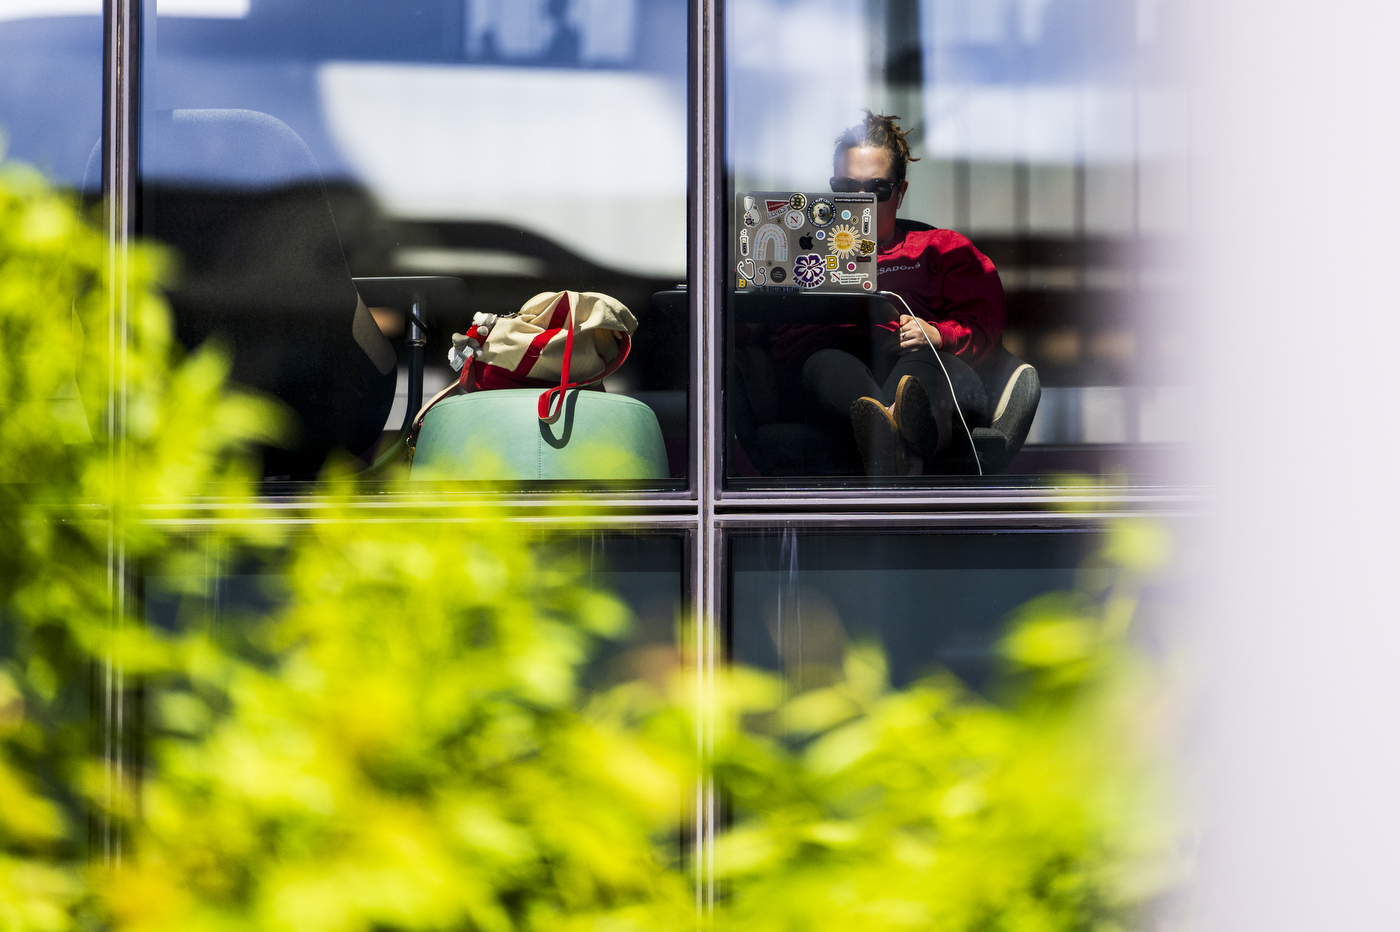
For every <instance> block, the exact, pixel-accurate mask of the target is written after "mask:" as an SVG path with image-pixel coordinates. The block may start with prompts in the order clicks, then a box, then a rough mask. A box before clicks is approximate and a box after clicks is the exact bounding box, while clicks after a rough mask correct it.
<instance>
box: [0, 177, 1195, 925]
mask: <svg viewBox="0 0 1400 932" xmlns="http://www.w3.org/2000/svg"><path fill="white" fill-rule="evenodd" d="M160 274H161V263H160V261H159V256H158V254H155V253H151V252H147V251H138V252H137V253H136V254H135V255H134V256H133V258H132V262H131V263H130V265H129V279H128V280H124V281H119V282H113V281H112V279H111V278H110V275H109V267H108V263H107V258H106V254H105V246H104V244H103V242H102V241H101V239H100V237H99V236H98V235H97V234H96V233H94V232H92V231H91V230H89V229H88V228H86V227H85V226H84V225H83V224H82V223H80V222H79V221H78V219H77V216H76V213H75V210H74V207H73V205H72V204H71V203H70V202H68V201H66V200H65V199H64V198H62V197H61V196H59V195H56V194H54V193H52V192H50V191H49V190H47V189H46V188H45V186H44V185H43V184H42V183H41V182H40V181H39V180H38V179H37V178H36V177H34V176H32V175H29V174H25V173H23V172H21V171H19V170H17V169H14V168H8V169H6V174H4V175H3V176H2V177H0V339H3V341H4V347H5V353H4V354H0V412H3V418H0V444H3V447H0V448H3V449H4V450H5V455H4V458H3V460H0V478H2V479H3V482H0V533H3V534H4V537H3V540H4V544H3V548H2V549H0V613H3V614H0V622H2V623H3V632H2V633H0V657H3V658H4V660H3V665H0V932H67V930H76V929H88V928H109V929H113V930H132V932H135V930H142V932H157V930H159V932H165V930H172V932H173V930H176V929H178V930H181V932H197V930H208V932H223V930H230V932H232V930H244V929H247V930H252V929H257V930H279V929H286V930H292V929H296V930H299V932H300V930H325V932H371V930H374V932H378V930H468V929H473V930H474V929H481V930H508V929H531V930H535V929H539V930H544V929H585V928H586V929H619V930H623V929H649V930H651V929H685V928H693V927H695V926H696V924H697V921H698V920H697V918H696V915H695V910H694V903H695V900H694V898H693V894H692V892H691V891H692V889H693V877H692V875H691V873H690V868H689V867H688V865H687V864H685V863H683V862H682V861H681V860H680V859H679V856H678V853H677V852H678V851H679V845H678V843H677V840H678V837H679V835H680V833H681V832H682V831H683V823H684V818H685V814H686V812H687V801H688V800H690V799H693V792H692V787H693V785H694V781H695V780H696V779H698V778H700V777H703V776H709V777H711V778H713V779H714V780H715V782H716V784H717V786H718V788H719V790H720V791H721V793H722V794H724V795H725V797H726V798H728V799H729V800H730V801H732V803H733V806H734V808H735V812H736V817H735V821H734V824H733V826H732V828H731V829H730V830H728V831H727V833H726V834H725V835H724V837H723V838H722V840H721V845H720V848H719V852H718V857H717V859H716V866H717V870H718V872H719V874H720V877H721V880H722V884H721V893H722V895H721V897H720V899H719V903H718V906H717V908H716V909H715V911H714V913H713V915H712V916H708V917H706V918H705V920H704V921H705V922H706V923H709V924H713V925H714V926H716V927H720V928H731V927H732V928H743V929H755V930H769V929H771V930H798V929H802V930H820V929H843V930H844V929H852V928H859V929H877V930H878V929H891V930H894V929H931V930H948V932H954V930H973V929H1006V930H1013V929H1014V930H1037V932H1038V930H1071V929H1116V928H1124V927H1126V926H1128V925H1131V924H1132V923H1133V921H1134V919H1135V917H1136V916H1137V914H1138V912H1139V910H1140V909H1141V907H1142V906H1143V905H1144V904H1145V903H1148V902H1150V900H1151V899H1152V897H1154V896H1155V895H1157V894H1158V893H1160V891H1162V890H1163V889H1164V888H1165V886H1166V884H1167V882H1168V880H1169V879H1170V876H1169V874H1168V873H1166V869H1167V868H1168V867H1169V863H1168V861H1167V860H1166V858H1165V857H1164V851H1165V850H1166V844H1167V842H1168V841H1169V840H1170V833H1169V829H1170V823H1169V820H1167V819H1165V818H1164V817H1162V816H1161V814H1160V800H1161V799H1162V798H1163V797H1162V795H1161V794H1160V793H1159V792H1158V791H1157V787H1156V785H1155V782H1156V779H1157V774H1158V771H1157V770H1156V769H1155V766H1156V765H1157V764H1158V761H1157V759H1156V757H1155V755H1156V753H1157V752H1158V749H1159V748H1160V746H1161V741H1160V738H1159V736H1160V732H1161V731H1162V728H1163V722H1162V718H1163V715H1162V711H1161V708H1160V702H1159V700H1160V696H1161V691H1160V688H1159V685H1158V682H1157V681H1158V674H1156V673H1155V672H1154V670H1153V668H1151V667H1150V666H1149V665H1147V664H1146V663H1145V662H1144V661H1143V660H1142V659H1141V658H1140V657H1139V656H1138V655H1137V654H1135V653H1134V652H1133V651H1132V649H1131V648H1130V647H1129V645H1128V642H1127V640H1126V634H1127V630H1128V623H1129V621H1130V620H1131V617H1132V614H1133V598H1134V596H1133V593H1134V591H1135V590H1134V586H1135V583H1136V580H1137V578H1138V576H1139V575H1140V574H1141V573H1142V572H1144V571H1146V570H1148V569H1150V567H1151V566H1152V565H1155V564H1156V563H1158V562H1160V561H1158V560H1157V559H1155V556H1154V554H1155V552H1156V551H1158V550H1160V548H1161V544H1160V540H1159V538H1158V537H1157V536H1156V533H1155V532H1154V531H1153V530H1152V529H1150V528H1145V527H1143V526H1137V525H1134V526H1125V527H1123V528H1121V529H1120V530H1118V531H1117V532H1115V533H1114V534H1113V535H1111V544H1110V548H1109V552H1108V554H1107V555H1106V557H1107V564H1106V565H1111V566H1115V567H1117V569H1116V570H1115V571H1113V572H1104V573H1099V574H1097V575H1094V574H1090V575H1088V576H1086V584H1085V586H1084V587H1083V589H1082V591H1080V592H1078V593H1076V594H1073V595H1066V596H1059V597H1047V598H1046V599H1044V600H1041V601H1040V602H1038V603H1034V604H1032V605H1030V606H1027V607H1026V609H1025V610H1024V612H1023V615H1022V617H1021V618H1020V619H1019V621H1018V622H1017V624H1016V625H1015V626H1014V628H1013V633H1012V634H1011V636H1010V637H1009V639H1008V641H1007V642H1006V655H1007V660H1008V668H1009V669H1010V670H1012V671H1014V672H1015V676H1014V677H1013V678H1012V679H1011V680H1010V681H1008V691H1007V693H1006V697H1005V700H1004V701H1003V702H1002V703H1001V704H990V703H988V702H986V701H984V700H980V699H977V698H975V697H973V696H971V695H969V694H968V693H966V692H965V691H964V690H963V689H962V688H961V687H960V686H959V685H958V684H957V683H955V682H953V681H952V680H951V679H948V678H943V679H938V678H935V679H933V680H930V681H927V682H925V683H921V684H919V685H917V686H916V687H914V688H912V689H908V690H904V691H900V692H891V691H890V690H889V689H888V688H887V686H886V684H885V680H884V668H883V663H882V661H881V659H880V657H879V656H878V654H877V653H875V652H873V651H871V650H868V649H861V648H857V649H853V650H851V651H850V652H849V654H848V656H847V657H846V659H845V663H844V668H843V669H842V670H840V671H829V675H828V677H827V679H826V680H825V681H824V682H825V683H826V685H824V686H822V687H820V688H817V689H813V690H809V691H807V692H805V693H801V694H799V695H796V696H790V697H784V696H783V694H782V690H781V688H780V684H779V683H778V682H777V681H775V680H774V679H772V678H771V677H768V676H765V675H762V674H759V673H755V672H752V671H742V670H737V671H731V672H730V673H728V674H726V675H725V676H724V677H723V678H722V679H721V681H720V682H719V683H718V684H717V686H716V687H715V688H714V689H712V690H709V691H707V692H702V691H700V690H699V689H698V688H697V685H698V684H696V683H694V682H692V681H690V680H688V679H687V677H686V675H685V674H684V673H682V672H680V671H673V673H672V675H671V676H670V677H669V678H667V677H664V676H657V677H652V678H651V679H649V680H647V681H638V682H632V683H626V684H623V685H621V686H619V687H616V688H613V689H611V690H609V691H606V692H602V693H596V694H593V693H588V692H586V691H584V690H583V689H581V688H580V687H579V685H578V674H579V670H580V669H581V667H582V665H583V664H584V663H585V661H586V660H587V659H588V657H589V655H590V652H591V651H592V649H593V648H594V647H595V645H596V644H597V642H598V641H599V639H603V638H608V637H613V636H616V635H618V634H619V633H620V632H621V630H622V629H623V627H624V626H625V625H626V623H627V619H626V617H625V612H624V611H623V610H622V608H621V607H620V606H619V605H618V604H617V603H616V601H615V600H613V599H612V598H611V597H609V596H607V595H605V594H601V593H597V592H593V591H590V590H589V589H588V588H587V587H586V586H584V585H583V584H582V582H581V577H580V575H579V574H578V573H576V572H574V571H573V570H571V569H570V568H569V567H567V566H563V567H561V566H559V565H556V564H554V563H551V562H549V561H547V560H545V559H544V558H543V557H542V556H541V551H540V550H538V549H536V548H532V547H531V546H530V545H529V542H527V541H524V540H522V539H520V535H519V534H518V532H515V531H513V530H512V529H511V527H510V526H508V525H506V524H504V523H503V522H501V521H499V520H490V519H482V516H481V515H480V514H474V515H461V516H457V517H460V518H462V521H461V522H459V523H453V522H443V521H435V522H432V523H394V522H367V521H365V520H363V514H361V513H356V512H354V511H353V510H352V509H349V508H343V507H337V506H336V505H334V503H335V502H337V501H345V500H346V499H347V498H348V494H347V493H349V492H351V491H353V488H352V486H351V485H350V484H349V483H350V480H346V479H340V480H336V479H331V480H328V485H327V487H326V488H325V490H324V493H325V494H324V500H323V502H322V503H321V504H320V505H318V508H319V511H318V514H319V515H320V516H321V517H323V518H324V520H322V521H319V522H318V523H316V524H315V525H314V526H313V527H311V528H310V529H309V530H305V531H299V532H296V533H291V532H287V531H285V530H279V529H277V528H271V529H269V528H268V527H267V526H265V525H260V524H258V523H256V522H253V521H250V520H246V518H247V516H246V515H243V514H241V513H240V512H239V510H238V506H237V505H236V503H237V502H238V501H240V500H246V498H247V496H248V494H249V493H250V491H251V489H252V484H251V483H252V478H251V477H252V475H253V473H252V472H251V471H250V470H249V469H248V467H247V458H246V451H247V450H248V449H249V448H250V445H251V444H252V443H254V442H257V441H262V440H266V439H268V437H269V435H270V434H273V433H275V431H270V430H269V428H268V425H275V424H276V423H277V421H276V415H275V412H273V411H272V410H271V409H270V408H269V407H267V406H266V405H265V404H264V403H262V402H260V401H258V400H256V399H252V398H249V397H246V396H242V395H239V394H237V393H234V392H230V391H229V390H228V388H227V387H226V386H225V384H224V378H225V368H224V365H223V364H222V362H221V361H220V360H219V359H218V357H217V356H216V355H214V354H212V353H196V354H193V355H190V356H188V357H184V358H179V356H178V354H177V353H176V352H175V350H174V348H173V347H172V344H171V340H170V335H169V325H168V318H167V315H166V312H165V309H164V306H163V305H162V303H161V301H160V300H159V298H158V297H157V296H156V294H155V292H154V290H153V289H154V283H155V282H156V281H157V280H158V277H159V275H160ZM114 294H116V295H118V296H119V297H120V296H121V295H125V296H126V297H125V300H127V301H129V302H130V304H129V306H130V307H131V309H132V311H131V320H132V329H131V332H130V333H129V334H128V335H127V338H126V339H125V340H124V341H120V342H117V343H115V344H114V343H113V342H112V341H111V340H110V339H109V333H110V330H109V314H108V312H109V309H110V307H111V298H112V296H113V295H114ZM114 377H115V378H117V379H119V380H120V381H122V382H123V383H124V384H125V385H126V386H127V392H126V396H125V397H126V399H127V401H126V405H125V408H124V409H120V408H116V407H109V406H108V394H107V386H108V385H109V384H110V380H111V379H112V378H114ZM113 417H120V418H122V419H123V420H124V424H125V433H124V437H125V438H126V440H125V442H124V443H121V444H117V443H113V442H112V441H111V433H110V430H109V425H110V423H111V418H113ZM196 495H198V496H201V499H200V500H201V502H202V503H204V504H205V505H207V508H206V510H205V511H204V512H203V515H204V517H213V518H217V519H218V520H217V521H214V522H209V523H208V524H206V525H205V527H206V528H207V530H205V531H201V532H200V533H199V534H191V533H176V532H174V531H171V530H170V529H169V525H167V524H165V523H163V522H161V521H158V520H151V519H152V517H153V516H154V517H164V516H168V515H178V514H180V513H181V507H182V506H181V505H180V503H181V502H184V501H186V500H188V499H190V498H192V497H194V496H196ZM172 503H173V504H172ZM221 503H222V504H221ZM228 503H235V504H228ZM438 517H443V516H442V515H439V516H438ZM446 517H453V516H451V515H448V516H446ZM229 553H239V554H251V555H255V556H257V557H258V558H259V559H261V560H263V561H264V562H265V563H268V564H270V565H273V566H276V567H279V568H280V570H281V575H282V576H283V578H284V579H285V580H286V591H285V592H284V593H282V595H283V596H284V598H283V599H282V600H281V602H280V604H282V605H283V606H284V607H283V608H281V609H278V610H276V611H273V612H269V613H268V614H267V615H266V616H265V617H259V618H251V619H242V620H240V621H239V622H238V623H230V622H229V621H228V620H227V619H223V620H220V619H218V618H217V617H216V615H215V613H214V612H213V611H212V610H211V609H210V606H209V605H208V603H207V602H206V599H205V593H204V592H202V591H201V590H198V589H195V590H191V591H189V592H187V593H186V594H185V598H184V600H183V602H182V614H181V618H180V624H179V626H178V630H177V631H175V632H165V631H160V630H155V629H151V628H147V627H145V626H143V625H142V624H140V623H138V622H137V621H136V620H135V619H132V618H128V617H126V615H125V612H124V611H123V609H124V608H125V607H126V605H127V603H128V601H130V600H122V599H121V598H120V590H119V589H117V588H114V587H113V586H112V585H110V581H111V580H114V579H116V580H120V579H123V578H126V575H127V574H126V573H125V571H124V567H123V565H122V564H121V563H119V562H117V561H116V559H117V557H120V558H121V559H124V560H125V561H127V565H129V566H137V565H139V566H140V567H141V568H142V570H143V572H144V573H146V574H147V575H148V576H166V577H172V578H186V579H194V578H204V577H206V576H208V575H209V574H210V573H211V572H212V573H217V572H218V571H219V567H221V566H226V565H227V560H226V559H225V558H226V555H227V554H229ZM114 593H117V596H114ZM94 662H95V663H96V664H97V665H98V668H99V669H102V668H105V665H107V664H115V665H116V666H119V667H120V668H121V670H122V671H123V672H124V675H125V676H127V677H128V678H130V680H131V681H132V682H139V683H141V684H142V686H143V695H144V704H143V705H142V706H141V708H142V709H144V710H145V712H146V714H147V716H148V721H147V723H146V728H145V731H146V734H147V740H146V744H145V748H144V752H145V753H144V764H143V766H144V773H143V774H142V779H141V780H140V781H139V783H138V784H133V783H123V782H122V781H120V780H119V779H117V778H118V776H119V774H117V773H116V772H115V771H114V770H113V769H112V768H111V767H110V766H108V765H107V764H105V763H104V762H103V760H102V758H101V757H100V755H99V754H97V753H95V751H94V749H95V748H96V749H98V750H100V743H99V742H96V741H95V740H94V736H93V734H92V721H93V720H92V717H91V715H90V706H89V701H90V699H91V698H92V697H90V696H89V695H88V692H87V688H86V685H87V683H88V682H89V678H90V674H91V671H92V669H93V664H94ZM98 681H99V682H100V681H101V678H100V677H99V678H98ZM700 724H703V725H704V726H705V730H706V732H707V733H712V734H714V735H715V739H714V745H713V747H712V748H711V749H710V750H709V753H707V754H705V755H703V756H702V755H699V754H698V753H697V751H696V748H697V742H696V737H695V736H696V734H697V728H698V726H699V725H700ZM104 821H110V822H111V823H112V824H114V825H116V826H117V827H118V828H120V829H121V830H122V834H123V836H124V838H125V844H124V846H123V847H122V849H121V853H120V857H116V856H111V857H101V856H97V857H94V856H93V845H92V844H91V843H90V841H89V826H90V824H103V823H104Z"/></svg>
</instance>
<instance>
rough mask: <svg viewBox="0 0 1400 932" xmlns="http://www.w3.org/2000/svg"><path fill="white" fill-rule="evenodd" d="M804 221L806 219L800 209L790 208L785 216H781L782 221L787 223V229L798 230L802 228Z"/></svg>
mask: <svg viewBox="0 0 1400 932" xmlns="http://www.w3.org/2000/svg"><path fill="white" fill-rule="evenodd" d="M806 222H807V220H806V218H805V217H803V216H802V211H800V210H790V211H788V212H787V216H786V217H784V218H783V223H785V224H787V228H788V229H789V230H800V229H802V225H803V224H804V223H806Z"/></svg>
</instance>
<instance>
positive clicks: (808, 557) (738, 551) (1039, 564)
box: [729, 531, 1096, 689]
mask: <svg viewBox="0 0 1400 932" xmlns="http://www.w3.org/2000/svg"><path fill="white" fill-rule="evenodd" d="M1095 544H1096V535H1094V534H1091V533H1064V532H1055V533H1049V532H1047V533H1039V532H1021V533H998V534H988V533H961V534H890V533H883V534H840V535H835V534H820V535H818V534H805V533H798V532H793V531H788V532H786V533H777V534H765V535H761V536H757V535H756V536H739V537H735V538H734V539H733V540H732V541H731V542H730V550H729V555H730V565H731V567H732V574H733V575H732V585H733V589H732V593H731V596H730V624H729V636H730V652H731V656H732V658H733V660H734V662H736V663H740V664H748V665H752V666H757V667H762V668H765V669H770V670H781V671H783V673H784V676H785V677H786V678H787V679H788V681H789V683H790V684H791V686H792V687H793V688H795V689H802V688H804V685H805V686H811V685H814V683H813V682H807V681H806V680H805V679H804V677H808V678H809V677H810V676H811V675H812V674H811V673H810V671H811V670H812V669H813V668H821V667H828V668H829V667H831V666H835V665H839V664H840V662H841V658H842V656H843V654H844V651H845V648H846V645H848V644H849V643H851V642H853V641H873V642H875V643H878V644H879V645H880V646H881V647H883V649H884V651H885V654H886V656H887V658H888V661H889V670H890V680H891V683H892V685H894V686H896V687H898V686H903V685H907V684H908V683H910V682H912V681H913V680H915V679H917V678H919V677H920V676H923V675H925V674H927V673H929V672H931V671H932V670H934V669H935V668H946V669H948V670H951V671H952V672H953V673H954V674H956V675H957V676H958V677H960V678H961V679H962V680H963V681H964V682H966V683H968V684H969V685H971V686H972V687H974V688H978V689H981V688H984V687H985V686H986V685H987V684H988V682H989V680H990V678H991V676H992V674H993V673H994V672H995V669H996V654H995V645H996V642H997V640H998V639H999V638H1000V636H1001V634H1002V632H1003V630H1004V625H1005V621H1006V617H1007V614H1008V613H1009V612H1011V611H1012V610H1013V609H1015V608H1016V607H1018V606H1019V605H1021V604H1022V603H1024V602H1025V601H1027V600H1028V599H1030V598H1032V597H1034V596H1037V595H1040V594H1042V593H1045V592H1051V591H1056V590H1063V589H1068V588H1071V587H1072V585H1073V582H1074V576H1075V572H1076V568H1077V567H1078V566H1079V565H1080V563H1081V562H1083V560H1084V558H1085V557H1086V556H1087V555H1088V554H1089V553H1090V552H1091V551H1092V550H1093V548H1094V546H1095Z"/></svg>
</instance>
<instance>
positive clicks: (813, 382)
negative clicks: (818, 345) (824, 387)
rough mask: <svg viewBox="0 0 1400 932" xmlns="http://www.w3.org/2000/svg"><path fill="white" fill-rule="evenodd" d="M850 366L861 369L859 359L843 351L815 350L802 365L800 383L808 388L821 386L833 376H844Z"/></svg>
mask: <svg viewBox="0 0 1400 932" xmlns="http://www.w3.org/2000/svg"><path fill="white" fill-rule="evenodd" d="M852 365H854V366H856V367H857V368H863V366H862V364H861V361H860V360H859V359H856V358H855V357H854V356H852V355H851V354H850V353H847V352H845V351H844V350H839V349H822V350H817V351H816V352H815V353H813V354H812V355H811V356H808V357H807V359H806V360H805V361H804V362H803V363H802V383H803V384H804V385H806V386H808V387H815V386H818V385H821V384H823V383H825V382H826V381H827V380H828V379H830V378H832V377H833V376H839V375H841V374H844V373H845V372H846V371H847V370H849V369H850V368H851V366H852Z"/></svg>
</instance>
